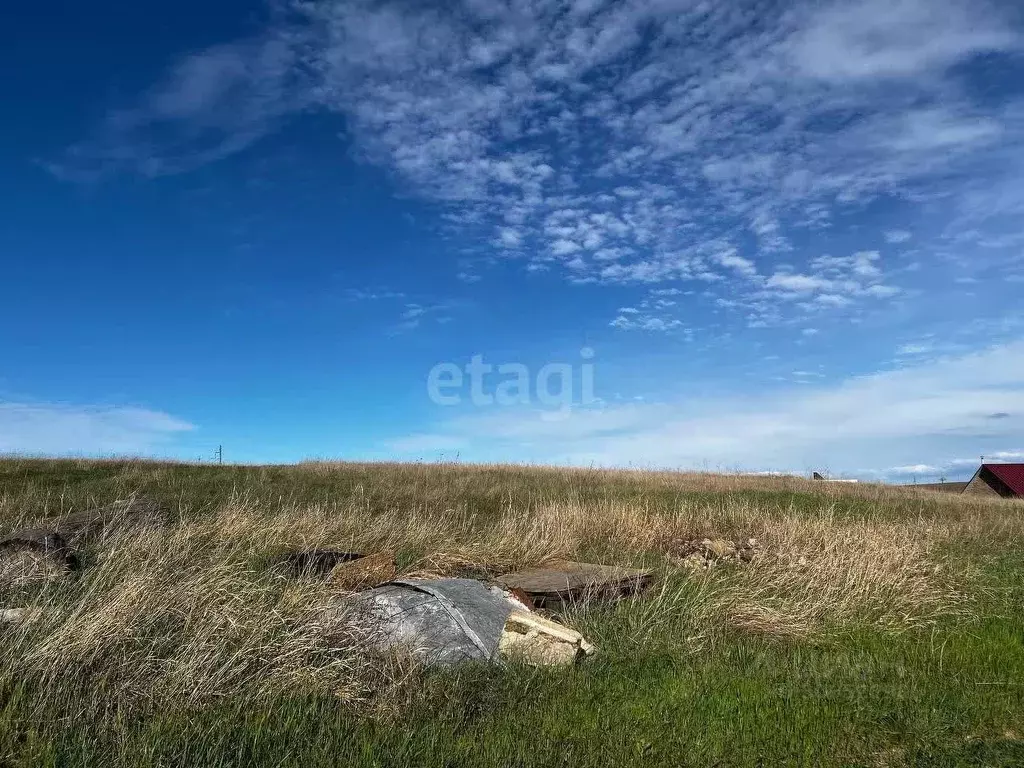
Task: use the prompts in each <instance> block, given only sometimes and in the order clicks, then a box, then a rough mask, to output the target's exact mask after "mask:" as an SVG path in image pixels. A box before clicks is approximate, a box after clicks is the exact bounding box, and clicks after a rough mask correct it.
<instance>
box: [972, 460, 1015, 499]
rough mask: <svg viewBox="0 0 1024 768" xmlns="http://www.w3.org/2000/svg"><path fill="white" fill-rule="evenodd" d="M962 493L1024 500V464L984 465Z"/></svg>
mask: <svg viewBox="0 0 1024 768" xmlns="http://www.w3.org/2000/svg"><path fill="white" fill-rule="evenodd" d="M962 492H963V493H969V494H974V495H977V496H1002V497H1004V498H1008V499H1024V464H982V465H981V466H980V467H978V471H977V472H975V473H974V477H972V478H971V481H970V482H969V483H968V484H967V487H966V488H964V490H963V491H962Z"/></svg>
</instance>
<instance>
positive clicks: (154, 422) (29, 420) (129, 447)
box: [0, 401, 195, 455]
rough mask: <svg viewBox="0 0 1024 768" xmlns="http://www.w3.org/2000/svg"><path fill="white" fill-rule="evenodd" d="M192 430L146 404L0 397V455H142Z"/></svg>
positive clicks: (186, 424) (178, 420) (183, 422)
mask: <svg viewBox="0 0 1024 768" xmlns="http://www.w3.org/2000/svg"><path fill="white" fill-rule="evenodd" d="M193 429H195V427H194V426H193V425H192V424H189V423H188V422H185V421H182V420H180V419H177V418H175V417H173V416H170V415H168V414H166V413H162V412H160V411H152V410H149V409H146V408H129V407H111V406H79V405H63V404H55V403H16V402H3V401H0V453H24V454H46V455H68V454H88V455H110V454H131V455H134V454H146V453H148V452H149V451H151V450H154V449H156V448H158V447H159V446H161V445H163V444H165V443H168V442H169V441H171V440H173V439H174V438H175V437H176V436H178V435H180V434H182V433H185V432H189V431H191V430H193Z"/></svg>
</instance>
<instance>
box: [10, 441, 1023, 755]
mask: <svg viewBox="0 0 1024 768" xmlns="http://www.w3.org/2000/svg"><path fill="white" fill-rule="evenodd" d="M133 495H139V496H146V497H151V498H156V499H159V500H160V501H161V502H162V503H163V504H164V505H165V506H166V507H167V509H168V510H169V512H170V520H169V521H167V522H165V523H162V524H155V523H148V524H146V525H143V526H135V527H132V526H127V525H126V526H118V525H113V526H109V527H108V529H107V530H106V531H105V532H104V534H103V535H102V536H101V537H99V538H97V539H95V540H93V541H91V542H90V543H89V546H88V550H87V552H86V559H87V563H88V567H86V568H85V569H83V570H82V571H81V572H80V573H78V574H75V575H71V576H57V577H55V576H54V574H52V573H40V572H38V571H32V570H31V568H28V565H31V564H28V565H25V567H23V568H22V570H21V571H20V572H19V573H7V574H6V577H5V579H4V581H3V582H2V583H0V607H3V608H9V607H16V606H18V607H20V606H28V607H32V608H35V609H38V616H39V618H38V619H37V620H36V621H33V622H31V623H29V624H26V625H24V626H21V627H15V626H4V627H0V633H2V634H3V637H2V638H0V639H2V645H0V699H2V702H3V703H2V708H0V764H4V765H6V764H11V765H17V764H24V765H48V764H49V765H61V766H64V765H74V764H83V763H94V764H102V765H125V766H127V765H132V766H134V765H170V764H181V765H184V764H188V765H238V766H242V765H252V764H267V765H310V764H320V763H322V764H339V765H396V766H397V765H408V766H420V765H424V766H431V765H437V766H453V765H474V766H476V765H495V766H498V765H501V766H509V765H516V766H518V765H572V766H584V765H628V764H634V763H635V764H644V765H650V764H655V765H657V764H661V765H712V764H716V765H753V764H762V765H777V764H807V765H850V764H853V765H905V764H920V765H932V764H945V765H969V764H973V765H999V764H1004V765H1019V764H1022V763H1024V746H1022V744H1024V742H1021V741H1020V736H1019V735H1020V734H1022V733H1024V703H1022V702H1024V694H1022V690H1021V685H1022V684H1024V587H1022V584H1024V578H1022V577H1024V539H1022V537H1021V534H1022V532H1024V504H1022V503H1020V502H1013V501H1002V500H996V501H987V500H979V499H976V498H961V497H958V496H949V495H943V494H940V493H933V492H924V491H914V490H912V489H896V488H886V487H881V486H870V485H864V486H856V485H845V484H844V485H832V484H821V483H819V484H815V483H811V482H809V481H801V480H797V479H793V478H752V477H730V476H716V475H707V474H675V473H652V472H612V471H597V470H560V469H544V468H522V467H510V466H481V467H475V466H474V467H469V466H459V465H453V464H444V465H389V464H338V463H325V462H310V463H306V464H302V465H299V466H293V467H213V466H192V465H175V464H157V463H150V462H142V461H105V462H93V461H44V460H28V459H9V460H5V461H0V532H7V531H13V530H15V529H17V528H19V527H21V526H23V525H25V524H35V523H39V522H41V521H44V520H46V519H48V518H58V517H60V516H61V515H64V514H67V513H69V512H72V511H77V510H81V509H86V508H89V507H92V506H97V505H102V504H106V503H109V502H111V501H113V500H115V499H123V498H126V497H130V496H133ZM705 536H711V537H716V536H717V537H727V538H732V539H741V540H746V539H748V538H755V539H757V541H758V551H757V555H756V556H755V557H754V559H753V560H752V561H751V562H749V563H745V564H743V563H738V562H737V563H722V564H720V565H716V566H715V567H713V568H711V569H708V570H693V569H690V568H688V567H686V565H685V563H684V561H683V559H682V558H681V557H680V556H679V555H680V552H681V550H682V546H683V544H684V543H685V542H689V541H692V540H693V539H695V538H700V537H705ZM312 546H316V547H331V548H339V549H345V550H361V551H367V552H372V551H377V550H381V549H395V550H397V551H398V552H399V563H400V566H401V570H402V573H403V574H437V575H473V576H479V577H486V576H487V575H490V574H497V573H501V572H504V571H506V570H509V569H513V568H517V567H521V566H527V565H533V564H537V563H540V562H542V561H543V560H545V559H547V558H551V557H556V556H557V557H561V556H565V557H573V558H576V559H590V560H596V561H600V562H613V563H619V564H623V565H629V566H642V567H649V568H653V569H654V570H655V571H656V572H657V575H658V579H657V581H656V584H655V586H654V587H653V588H652V589H651V590H650V591H649V592H648V593H647V594H646V595H643V596H641V597H639V598H636V599H631V600H627V601H625V602H621V603H618V604H614V605H608V604H600V603H592V604H582V605H577V606H575V607H574V608H573V609H572V610H571V611H570V612H569V615H567V616H566V617H565V620H566V621H567V623H569V624H571V625H572V626H574V627H576V628H577V629H579V630H580V631H582V632H583V633H584V634H585V635H586V636H587V637H588V639H590V640H592V641H593V642H594V643H595V644H596V645H597V646H598V647H599V649H600V651H599V655H598V656H597V657H595V658H594V659H592V660H590V661H588V662H587V663H586V664H585V665H583V666H581V667H578V668H575V669H570V670H535V669H531V668H528V667H519V666H515V665H511V666H507V667H502V668H493V667H492V668H484V667H477V666H464V667H461V668H459V669H456V670H451V671H444V672H438V671H425V670H421V669H417V668H416V667H415V665H413V664H411V663H410V662H408V661H407V660H404V659H401V658H398V657H395V658H390V657H385V656H381V655H380V654H376V653H374V652H373V651H371V650H370V649H369V648H368V647H367V644H366V642H365V639H364V635H363V628H362V627H360V626H359V622H358V620H356V619H355V618H354V617H352V616H349V615H346V612H345V611H344V609H340V610H339V609H337V608H336V606H337V604H338V598H339V597H340V596H341V593H340V588H339V587H336V586H332V585H331V584H330V583H329V582H324V581H318V580H315V579H304V580H296V579H292V578H287V577H285V576H284V575H282V574H281V572H280V571H279V570H275V569H274V568H271V567H269V563H270V562H271V561H272V560H273V558H274V556H275V555H276V554H277V553H280V552H282V551H284V550H286V549H289V548H294V547H312ZM33 575H36V576H38V577H39V578H32V576H33ZM332 606H335V607H333V608H332Z"/></svg>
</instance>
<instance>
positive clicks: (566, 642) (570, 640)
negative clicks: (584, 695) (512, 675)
mask: <svg viewBox="0 0 1024 768" xmlns="http://www.w3.org/2000/svg"><path fill="white" fill-rule="evenodd" d="M498 649H499V650H500V651H501V654H502V656H505V657H506V658H511V659H517V660H519V661H523V662H525V663H527V664H532V665H534V666H538V667H556V666H568V665H570V664H575V663H576V662H578V661H582V660H583V659H584V658H586V657H587V656H592V655H593V654H594V653H595V651H596V649H595V648H594V646H593V645H591V644H590V643H588V642H587V641H586V639H585V638H584V637H583V635H581V634H580V633H579V632H577V631H576V630H574V629H569V628H568V627H566V626H563V625H561V624H559V623H558V622H555V621H552V620H551V619H546V618H544V617H543V616H539V615H538V614H536V613H533V612H531V611H525V610H513V611H512V613H510V614H509V616H508V620H507V621H506V622H505V629H504V630H503V631H502V633H501V640H500V641H499V643H498Z"/></svg>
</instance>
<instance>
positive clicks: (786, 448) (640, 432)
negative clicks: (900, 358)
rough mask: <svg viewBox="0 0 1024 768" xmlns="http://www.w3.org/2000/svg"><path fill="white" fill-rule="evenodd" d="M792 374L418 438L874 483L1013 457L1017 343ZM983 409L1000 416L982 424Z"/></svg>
mask: <svg viewBox="0 0 1024 768" xmlns="http://www.w3.org/2000/svg"><path fill="white" fill-rule="evenodd" d="M794 375H796V374H794ZM798 378H799V379H801V380H802V381H803V382H804V383H803V384H802V385H801V386H799V387H794V388H785V389H781V390H776V391H767V392H764V393H762V394H755V395H752V394H750V393H743V394H736V395H723V396H722V397H719V398H701V399H699V400H685V401H683V400H674V399H665V400H663V401H662V402H651V403H640V404H638V403H631V404H626V405H615V404H602V405H600V406H598V407H592V408H582V409H576V410H573V411H572V413H571V414H570V415H569V416H568V417H567V418H564V419H559V420H552V419H544V418H541V413H540V412H537V413H529V412H521V411H518V410H516V411H512V410H502V409H500V408H492V409H479V410H477V411H476V412H470V413H462V414H459V415H455V416H453V417H452V418H450V419H448V420H445V421H442V422H440V423H439V424H438V425H437V427H436V429H434V430H433V431H432V432H431V433H430V434H433V435H435V436H436V437H437V439H438V446H439V447H441V446H443V449H444V450H446V451H451V450H456V449H457V450H460V451H461V454H462V456H464V457H465V458H467V459H492V458H494V457H495V456H501V457H505V458H518V459H521V460H533V461H550V462H571V463H574V464H590V463H597V464H600V465H606V466H624V465H628V464H640V465H648V466H662V467H664V466H670V467H689V468H694V467H703V466H711V467H722V468H731V469H745V470H767V469H777V468H779V467H803V468H805V469H812V468H821V467H828V468H830V469H832V470H834V471H848V472H854V471H856V472H858V473H859V474H861V475H862V476H872V474H871V473H872V472H874V473H875V476H879V477H881V476H893V475H895V474H899V472H898V471H897V470H899V469H900V468H902V469H903V470H906V471H910V472H911V474H915V473H918V472H916V470H917V469H918V468H919V467H927V468H938V469H939V470H940V471H941V468H942V467H944V466H952V463H951V462H949V461H947V460H946V458H945V457H948V456H950V455H953V456H957V455H959V456H964V455H971V454H972V453H974V452H977V453H978V454H979V455H980V454H982V453H984V454H985V455H986V457H988V458H991V459H993V460H995V459H997V457H998V458H1000V459H1007V458H1011V457H1016V456H1019V454H1017V453H1013V452H1008V451H1007V447H1008V445H1013V443H1014V442H1016V441H1017V439H1018V438H1019V436H1020V434H1021V431H1022V429H1024V342H1016V343H1013V344H1009V345H1005V346H999V347H994V348H991V349H986V350H984V351H980V352H976V353H973V354H967V355H961V356H958V357H949V358H944V359H941V360H937V361H932V362H927V363H924V364H920V365H917V366H912V367H905V368H901V369H898V370H888V371H880V372H878V373H874V374H871V375H867V376H860V377H853V378H849V379H847V380H845V381H840V382H838V383H826V382H824V381H823V380H820V379H819V377H817V376H813V375H812V376H806V375H801V376H799V377H798ZM994 413H1002V414H1006V416H1005V417H1004V418H998V419H992V418H991V416H992V414H994ZM429 445H430V442H429V439H428V437H427V436H425V435H420V436H419V437H418V438H417V443H416V448H417V450H418V451H420V452H421V453H422V452H424V451H427V450H428V449H429ZM397 446H398V444H396V446H395V447H396V449H397ZM990 452H991V453H990ZM971 461H973V462H974V463H976V460H971ZM892 467H895V468H896V469H891V468H892ZM865 468H868V469H865ZM872 468H873V469H872ZM886 468H890V469H886ZM911 470H913V471H911ZM904 474H905V472H904ZM918 474H926V471H925V469H921V471H920V472H919V473H918Z"/></svg>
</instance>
